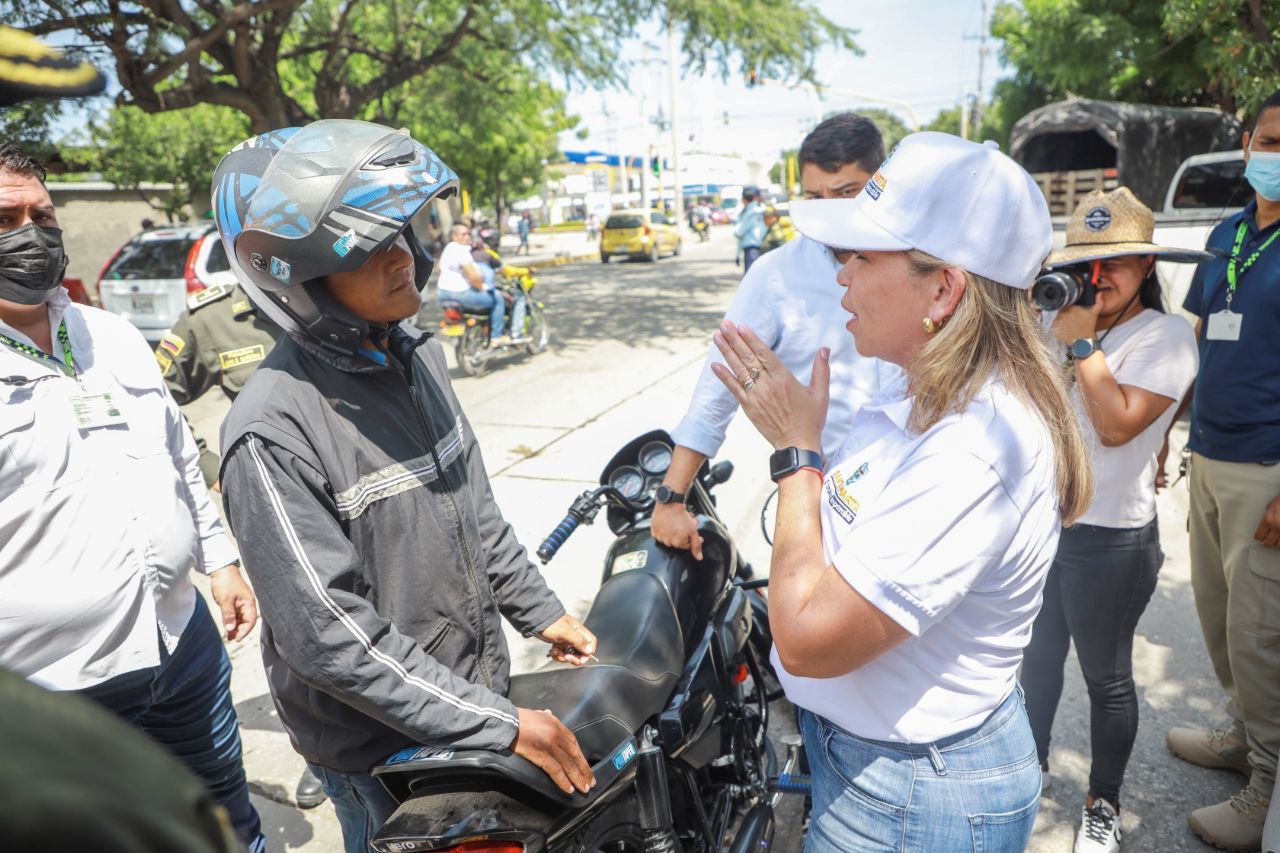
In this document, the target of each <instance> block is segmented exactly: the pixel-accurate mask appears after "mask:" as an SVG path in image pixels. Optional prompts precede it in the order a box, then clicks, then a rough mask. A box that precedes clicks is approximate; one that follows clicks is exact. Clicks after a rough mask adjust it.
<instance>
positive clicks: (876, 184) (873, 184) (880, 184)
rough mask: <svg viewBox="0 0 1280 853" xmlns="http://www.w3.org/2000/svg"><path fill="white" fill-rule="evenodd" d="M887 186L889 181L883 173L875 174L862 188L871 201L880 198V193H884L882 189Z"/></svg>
mask: <svg viewBox="0 0 1280 853" xmlns="http://www.w3.org/2000/svg"><path fill="white" fill-rule="evenodd" d="M888 185H889V179H888V178H886V177H885V176H884V172H876V173H875V174H874V175H872V176H871V180H870V181H868V182H867V185H866V186H865V187H863V189H865V190H866V192H867V195H869V196H871V200H872V201H876V200H878V199H879V198H880V193H882V192H884V188H885V187H887V186H888Z"/></svg>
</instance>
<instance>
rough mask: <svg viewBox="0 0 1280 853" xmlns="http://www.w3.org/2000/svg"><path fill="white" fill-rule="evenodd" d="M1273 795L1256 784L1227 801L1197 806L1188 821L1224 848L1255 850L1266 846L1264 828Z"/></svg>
mask: <svg viewBox="0 0 1280 853" xmlns="http://www.w3.org/2000/svg"><path fill="white" fill-rule="evenodd" d="M1269 805H1271V798H1270V797H1264V796H1262V794H1260V793H1258V790H1257V789H1256V788H1254V787H1253V786H1252V785H1245V786H1244V789H1243V790H1241V791H1240V793H1238V794H1235V795H1233V796H1232V797H1231V798H1230V799H1229V800H1227V801H1226V802H1225V803H1218V804H1216V805H1212V806H1205V807H1204V808H1200V809H1196V810H1195V811H1193V812H1192V813H1191V817H1190V818H1188V819H1187V822H1188V823H1190V824H1191V828H1192V829H1193V830H1195V833H1196V835H1198V836H1200V837H1201V838H1203V839H1204V840H1205V841H1207V842H1209V843H1210V844H1212V845H1213V846H1214V847H1219V848H1221V849H1223V850H1240V851H1252V850H1257V849H1258V848H1259V847H1260V846H1261V845H1262V827H1263V824H1264V823H1266V820H1267V807H1268V806H1269Z"/></svg>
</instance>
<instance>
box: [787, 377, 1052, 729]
mask: <svg viewBox="0 0 1280 853" xmlns="http://www.w3.org/2000/svg"><path fill="white" fill-rule="evenodd" d="M902 389H903V384H899V385H898V386H897V388H896V389H895V390H894V391H889V392H886V393H884V394H882V395H879V396H877V397H876V398H875V399H874V400H872V401H871V402H869V403H868V404H867V405H866V406H864V407H863V409H862V410H861V411H860V412H859V413H858V414H857V415H855V417H854V422H853V429H852V431H851V432H850V434H849V436H848V440H847V441H846V442H845V444H844V446H843V448H842V449H841V451H840V454H839V456H838V457H837V460H838V461H837V464H835V465H834V466H831V467H829V468H828V470H827V474H826V477H825V479H824V481H823V495H822V507H821V510H822V544H823V549H824V552H825V554H826V558H827V560H828V561H829V562H830V563H831V564H833V565H834V566H835V568H836V570H837V571H839V572H840V574H841V575H842V576H843V577H844V579H845V580H846V581H848V582H849V585H850V586H852V587H853V588H854V589H855V590H857V591H858V592H859V593H860V594H861V595H862V596H863V597H865V598H866V599H867V600H868V601H870V602H871V603H872V604H873V605H875V607H876V608H878V609H879V610H880V611H881V612H883V613H884V614H886V615H887V616H889V618H891V619H893V621H895V622H897V623H898V624H899V625H901V626H902V627H903V628H905V629H906V630H907V631H908V633H909V634H910V635H911V636H909V637H908V638H907V639H906V640H905V641H904V642H903V643H901V644H899V645H898V646H896V647H895V648H893V649H891V650H889V651H888V652H886V653H885V654H883V655H881V656H880V657H878V658H876V659H875V660H873V661H871V662H870V663H868V664H866V665H864V666H862V667H860V668H859V669H857V670H854V671H853V672H850V673H848V674H846V675H842V676H838V677H835V678H801V677H797V676H794V675H791V674H789V673H787V672H786V671H785V669H784V668H783V666H782V662H781V660H780V659H779V658H778V654H777V651H776V649H775V651H774V653H773V663H774V666H775V667H776V668H777V670H778V675H779V678H780V679H781V681H782V684H783V686H784V687H785V688H786V692H787V697H788V698H789V699H790V700H791V701H792V702H793V703H794V704H796V705H799V706H801V707H804V708H808V709H809V710H810V711H813V712H814V713H817V714H820V715H822V716H823V717H826V718H827V719H829V720H831V721H832V722H833V723H835V724H836V725H838V726H840V727H841V728H843V729H845V730H846V731H849V732H851V733H853V734H855V735H857V736H859V737H863V738H869V739H873V740H885V741H895V742H905V743H928V742H932V741H936V740H938V739H940V738H944V737H947V736H949V735H953V734H957V733H959V732H963V731H966V730H969V729H972V728H974V727H976V726H978V725H980V724H981V723H982V722H983V721H984V720H985V719H986V718H987V716H989V715H990V714H991V712H992V711H993V710H995V709H996V707H998V706H999V705H1000V703H1001V702H1003V701H1004V699H1005V698H1006V697H1008V695H1009V693H1010V692H1011V691H1012V690H1013V689H1014V683H1015V681H1016V679H1017V672H1018V666H1019V664H1020V663H1021V662H1022V650H1023V648H1024V647H1025V646H1026V644H1027V642H1028V640H1030V638H1031V625H1032V622H1034V621H1035V617H1036V614H1037V613H1038V612H1039V611H1040V604H1041V601H1042V597H1041V592H1042V590H1043V587H1044V579H1045V576H1046V573H1047V572H1048V570H1049V565H1050V564H1051V563H1052V562H1053V557H1054V554H1055V553H1056V552H1057V548H1058V534H1059V531H1060V530H1061V520H1060V516H1059V514H1058V493H1057V481H1056V477H1055V465H1054V449H1053V442H1052V440H1051V438H1050V436H1049V431H1048V429H1047V427H1046V426H1045V425H1044V422H1043V421H1042V420H1041V419H1040V417H1039V416H1038V415H1037V414H1036V413H1035V412H1034V411H1033V410H1032V409H1030V408H1028V407H1027V406H1026V405H1025V404H1023V403H1022V402H1021V401H1020V400H1018V399H1017V398H1015V397H1014V396H1013V395H1012V394H1010V393H1009V392H1008V391H1007V390H1006V389H1005V388H1004V386H1003V385H1002V384H1001V383H999V382H998V381H994V380H993V381H990V382H988V383H987V384H986V385H985V386H984V387H983V389H982V391H981V392H980V393H979V394H978V395H977V397H976V398H975V399H974V400H973V402H972V403H970V404H969V406H968V408H966V409H965V410H964V411H963V412H962V413H960V414H957V415H951V416H948V417H946V418H944V419H943V420H941V421H939V422H938V423H937V424H936V425H934V427H933V428H932V429H930V430H929V431H928V432H926V433H924V434H923V435H916V434H913V433H911V432H910V431H909V430H908V428H907V422H908V418H909V416H910V414H911V406H912V401H911V399H910V398H905V397H904V396H903V390H902Z"/></svg>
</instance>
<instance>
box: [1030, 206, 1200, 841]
mask: <svg viewBox="0 0 1280 853" xmlns="http://www.w3.org/2000/svg"><path fill="white" fill-rule="evenodd" d="M1154 232H1155V217H1154V216H1153V215H1152V213H1151V211H1150V209H1148V208H1147V206H1146V205H1144V204H1143V203H1142V202H1140V201H1138V199H1136V198H1135V197H1134V196H1133V194H1132V193H1131V192H1129V190H1128V189H1126V188H1124V187H1121V188H1120V189H1118V190H1115V191H1113V192H1109V193H1103V192H1093V193H1090V194H1089V195H1087V196H1085V198H1084V201H1082V202H1081V203H1080V205H1079V206H1078V207H1077V208H1076V210H1075V212H1074V213H1072V214H1071V219H1070V221H1069V222H1068V223H1067V245H1066V248H1064V249H1061V250H1059V251H1056V252H1054V253H1053V254H1052V255H1050V257H1049V266H1050V267H1051V268H1054V269H1063V270H1066V271H1068V272H1070V273H1073V274H1074V277H1075V279H1076V281H1078V282H1079V283H1080V284H1082V285H1083V287H1082V288H1080V290H1079V292H1080V293H1081V295H1082V296H1083V297H1084V298H1083V299H1082V300H1079V301H1078V302H1076V303H1075V304H1072V305H1069V306H1067V307H1064V308H1062V310H1060V311H1058V312H1057V314H1056V316H1053V318H1052V325H1051V329H1052V332H1053V335H1054V337H1055V338H1056V339H1057V340H1058V341H1059V342H1060V343H1059V346H1060V353H1061V357H1062V358H1063V360H1065V361H1068V363H1069V364H1070V367H1071V369H1072V371H1073V373H1074V375H1075V390H1076V394H1077V400H1078V403H1079V405H1080V408H1081V419H1082V421H1083V423H1084V424H1085V425H1086V428H1085V436H1086V440H1087V441H1088V442H1089V447H1090V451H1091V452H1090V455H1091V457H1092V459H1093V472H1094V477H1095V479H1096V483H1095V494H1094V498H1093V502H1092V503H1091V504H1090V505H1089V508H1088V509H1087V510H1085V512H1084V514H1083V515H1081V516H1080V518H1079V520H1078V523H1077V524H1076V525H1075V526H1073V527H1071V528H1069V529H1067V530H1064V531H1062V539H1061V541H1060V542H1059V543H1058V555H1057V557H1056V558H1055V560H1054V563H1053V568H1052V569H1050V570H1049V578H1048V581H1047V583H1046V584H1045V592H1044V605H1043V606H1042V607H1041V608H1040V615H1039V616H1037V617H1036V622H1035V628H1034V630H1033V631H1032V638H1031V644H1030V645H1029V646H1028V647H1027V652H1026V663H1025V665H1024V666H1023V668H1022V687H1023V689H1024V690H1025V691H1026V694H1027V714H1028V716H1029V717H1030V718H1031V729H1032V732H1033V733H1034V734H1035V738H1036V752H1037V754H1038V755H1039V757H1040V766H1041V769H1042V770H1043V771H1044V773H1045V774H1046V775H1045V778H1046V780H1047V779H1048V771H1049V764H1048V760H1049V735H1050V731H1051V729H1052V728H1053V718H1054V713H1055V712H1056V711H1057V708H1058V699H1059V698H1060V697H1061V695H1062V670H1063V664H1064V663H1065V662H1066V659H1067V650H1068V648H1069V646H1070V645H1071V642H1072V641H1073V640H1074V641H1075V645H1076V656H1077V657H1078V658H1079V661H1080V669H1081V671H1082V672H1083V674H1084V680H1085V683H1086V684H1087V685H1088V688H1089V703H1090V706H1091V713H1090V734H1091V742H1092V758H1093V762H1092V766H1091V768H1090V771H1089V791H1088V795H1087V797H1086V800H1085V804H1084V811H1083V816H1082V818H1081V824H1080V831H1079V832H1078V833H1077V834H1076V843H1075V850H1076V851H1077V853H1109V851H1117V850H1119V849H1120V837H1121V829H1120V817H1119V814H1120V786H1121V783H1122V782H1123V781H1124V771H1125V766H1126V765H1127V764H1128V763H1129V754H1130V753H1131V752H1132V751H1133V743H1134V739H1135V738H1136V737H1137V734H1138V691H1137V688H1136V687H1135V686H1134V682H1133V636H1134V632H1135V631H1136V630H1137V627H1138V619H1139V618H1141V616H1142V612H1143V611H1144V610H1145V609H1146V607H1147V603H1148V602H1149V601H1150V600H1151V595H1152V593H1153V592H1155V588H1156V578H1157V575H1158V574H1159V572H1160V566H1161V564H1162V563H1163V562H1164V553H1163V552H1162V551H1161V550H1160V531H1159V528H1158V526H1157V523H1156V489H1155V482H1156V472H1157V468H1158V466H1157V463H1156V454H1157V453H1159V451H1160V447H1161V444H1162V443H1163V442H1164V435H1165V433H1166V431H1167V430H1168V427H1169V424H1170V423H1171V422H1172V420H1173V417H1174V414H1175V412H1177V409H1178V401H1179V400H1181V399H1182V397H1183V395H1184V394H1186V392H1187V389H1188V388H1190V387H1191V383H1192V381H1193V380H1194V379H1195V377H1196V367H1197V364H1198V359H1197V355H1196V339H1195V332H1194V331H1193V330H1192V328H1191V324H1190V323H1188V322H1187V321H1186V320H1184V319H1183V318H1181V317H1177V316H1173V315H1170V314H1166V313H1164V303H1163V299H1162V297H1161V291H1160V280H1159V279H1158V278H1157V277H1156V270H1155V265H1156V261H1157V260H1162V261H1180V262H1185V263H1194V262H1199V261H1202V260H1204V259H1205V258H1207V257H1209V255H1208V254H1207V253H1205V252H1196V251H1188V250H1185V249H1175V248H1170V247H1166V246H1158V245H1156V244H1155V243H1153V242H1152V235H1153V234H1154ZM1064 292H1065V291H1064ZM1046 319H1048V317H1046Z"/></svg>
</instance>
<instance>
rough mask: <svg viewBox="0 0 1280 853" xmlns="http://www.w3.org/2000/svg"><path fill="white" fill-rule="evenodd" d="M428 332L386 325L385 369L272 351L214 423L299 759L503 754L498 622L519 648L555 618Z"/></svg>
mask: <svg viewBox="0 0 1280 853" xmlns="http://www.w3.org/2000/svg"><path fill="white" fill-rule="evenodd" d="M419 334H420V333H418V332H417V331H416V330H413V329H412V327H409V326H404V327H400V328H396V329H393V331H392V333H391V336H390V338H389V339H388V342H387V349H388V350H389V352H390V354H391V357H389V358H388V359H387V364H386V365H379V364H377V363H375V362H373V361H371V360H368V359H366V358H363V357H346V356H342V355H336V354H333V353H331V352H329V351H327V350H324V349H322V348H321V347H319V346H318V345H316V344H315V343H313V342H311V341H310V340H308V339H305V338H294V337H291V336H286V337H283V338H281V340H280V343H279V344H278V345H277V346H276V348H275V349H274V350H272V351H271V354H270V355H268V356H267V359H266V361H264V362H263V363H262V365H261V366H260V367H259V368H258V370H257V372H256V373H255V374H254V375H253V377H252V378H251V379H250V380H249V382H248V384H247V385H246V386H245V388H244V391H242V392H241V394H240V396H239V397H238V398H237V399H236V401H235V404H234V405H233V406H232V408H231V412H230V414H229V415H228V416H227V419H226V421H225V422H224V424H223V426H222V447H223V448H224V449H225V453H224V460H223V464H222V493H223V501H224V503H225V506H226V508H227V517H228V519H229V521H230V523H231V528H232V531H233V532H234V534H235V537H236V540H237V542H238V544H239V547H240V553H241V555H242V558H243V560H244V565H245V568H246V569H247V570H248V573H249V577H250V578H251V580H252V581H253V586H254V589H255V590H256V592H257V595H258V604H259V609H260V610H261V612H262V621H263V625H262V655H263V659H264V662H265V664H266V671H267V679H268V681H269V682H270V685H271V695H272V697H273V698H274V699H275V704H276V708H277V710H278V711H279V713H280V719H281V721H282V722H283V723H284V726H285V729H286V730H287V731H288V732H289V736H290V738H291V739H292V740H293V745H294V748H295V749H297V751H298V752H299V753H300V754H301V755H302V756H303V757H304V758H306V759H307V760H308V761H311V762H313V763H316V764H319V765H321V766H323V767H327V768H330V769H333V770H338V771H342V772H367V771H368V770H369V768H370V767H372V766H373V765H374V764H376V763H377V762H379V761H382V760H383V759H385V758H386V757H387V756H389V755H390V754H391V753H393V752H395V751H396V750H398V749H401V748H403V747H404V746H406V745H408V744H410V743H427V744H440V745H445V744H449V745H452V746H455V747H467V748H482V749H494V750H503V749H507V748H508V747H510V745H511V744H512V742H513V741H514V740H515V736H516V731H517V729H518V718H517V712H516V708H515V706H514V705H512V704H511V702H510V701H508V700H507V699H506V698H505V694H506V692H507V685H508V676H509V674H510V659H509V656H508V653H507V647H506V641H505V639H504V638H503V634H502V625H501V620H500V615H499V614H501V616H505V617H506V618H507V619H508V620H509V621H510V622H511V623H512V624H513V625H515V627H516V628H517V629H518V630H520V631H522V632H523V633H524V634H525V635H530V634H534V633H538V632H540V631H542V630H543V629H545V628H546V627H548V626H549V625H550V624H551V623H552V622H554V621H555V620H556V619H558V618H559V617H560V616H561V615H562V614H563V613H564V608H563V607H562V606H561V604H560V602H559V601H558V600H557V599H556V597H555V595H554V594H553V593H552V592H551V590H550V589H548V587H547V585H546V583H545V582H544V581H543V579H542V575H541V574H540V573H539V572H538V570H537V569H536V568H535V567H534V566H533V565H532V564H531V563H530V562H529V560H528V558H527V557H526V555H525V550H524V548H523V547H522V546H521V545H520V543H519V542H517V541H516V537H515V533H514V532H513V531H512V529H511V526H510V525H509V524H507V522H506V520H505V519H504V518H503V517H502V513H501V512H500V511H499V510H498V507H497V504H496V503H495V501H494V497H493V492H492V491H491V490H490V487H489V477H488V474H487V473H486V472H485V468H484V462H483V461H482V460H481V458H480V447H479V445H478V443H477V441H476V438H475V435H474V434H473V433H472V431H471V427H470V424H469V423H468V421H467V419H466V417H465V416H464V415H463V414H462V410H461V407H460V406H459V405H458V400H457V398H456V397H455V396H454V393H453V388H452V386H451V385H450V383H449V378H448V373H447V369H446V366H445V360H444V353H443V351H442V349H441V348H440V345H439V344H437V343H436V342H434V341H430V340H429V338H430V336H429V335H422V336H421V337H417V335H419Z"/></svg>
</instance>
